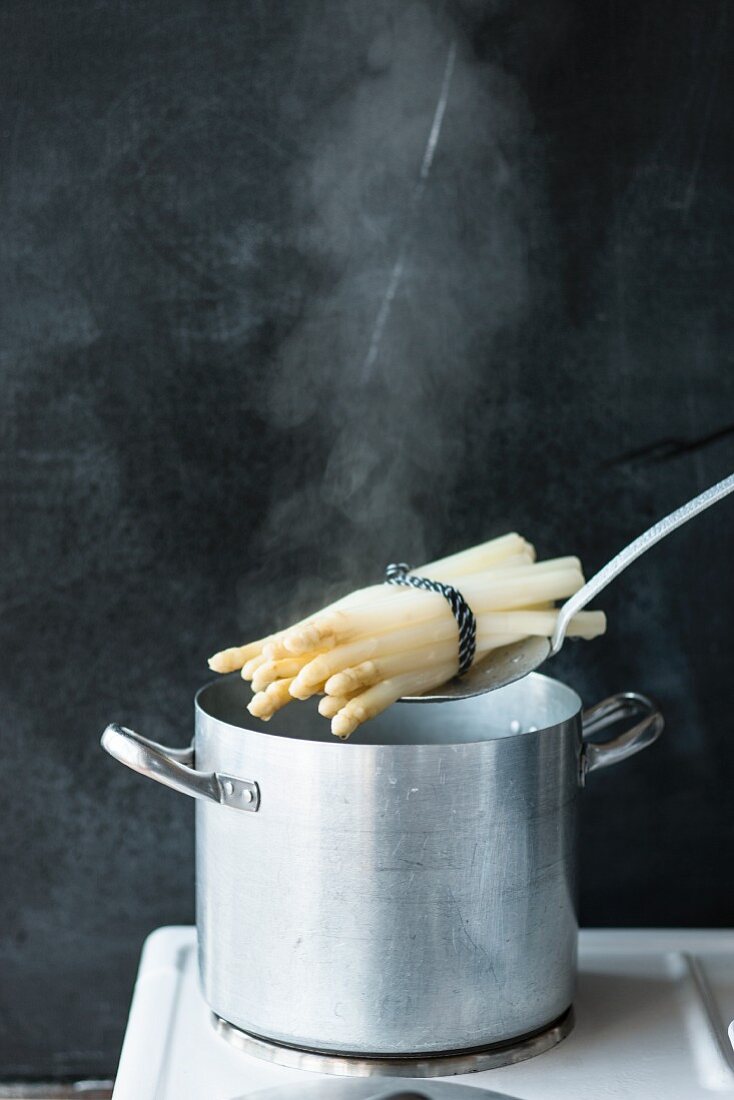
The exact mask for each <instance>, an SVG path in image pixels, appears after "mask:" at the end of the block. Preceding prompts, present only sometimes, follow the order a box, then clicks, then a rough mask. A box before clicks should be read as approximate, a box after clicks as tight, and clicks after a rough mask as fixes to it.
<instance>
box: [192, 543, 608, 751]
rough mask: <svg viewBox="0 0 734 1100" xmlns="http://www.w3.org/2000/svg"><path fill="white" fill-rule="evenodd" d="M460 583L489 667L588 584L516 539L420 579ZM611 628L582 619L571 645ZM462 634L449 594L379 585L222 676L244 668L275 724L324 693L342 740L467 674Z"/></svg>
mask: <svg viewBox="0 0 734 1100" xmlns="http://www.w3.org/2000/svg"><path fill="white" fill-rule="evenodd" d="M413 572H414V573H415V574H416V575H419V576H425V577H430V578H431V579H432V580H440V581H441V582H442V583H444V584H451V585H453V586H454V587H455V588H457V589H459V591H460V592H461V593H462V595H463V596H464V598H465V600H466V602H467V603H468V604H469V606H470V607H471V609H472V611H473V612H474V616H475V619H476V627H477V634H476V653H475V656H474V660H475V661H476V660H480V659H481V658H482V657H484V656H485V655H486V654H487V653H489V652H490V651H491V650H492V649H497V648H500V647H502V646H505V645H510V644H512V643H513V642H517V641H520V640H521V639H523V638H527V637H530V636H539V637H550V636H551V635H552V633H553V630H554V629H555V625H556V620H557V610H556V608H555V605H554V601H556V600H564V599H566V598H567V597H568V596H571V595H573V593H574V592H576V591H578V589H579V588H580V587H581V586H582V585H583V583H584V576H583V573H582V570H581V563H580V561H579V560H578V558H575V557H565V558H554V559H551V560H549V561H543V562H537V561H536V560H535V550H534V548H533V546H532V545H531V544H530V543H528V542H527V541H526V540H525V539H523V538H522V537H521V536H520V535H518V534H515V533H511V534H508V535H503V536H501V537H500V538H497V539H491V540H490V541H489V542H486V543H482V544H481V545H480V546H475V547H471V548H470V549H468V550H464V551H462V552H461V553H459V554H453V555H451V556H450V557H448V558H442V559H440V560H438V561H435V562H429V563H428V564H427V565H424V566H420V567H418V568H417V569H415V570H414V571H413ZM605 629H606V619H605V616H604V613H603V612H601V611H581V612H579V613H578V614H577V615H576V616H575V617H574V618H573V620H572V621H571V623H570V625H569V628H568V631H567V634H568V636H569V637H578V638H587V639H588V638H595V637H597V636H598V635H600V634H603V633H604V631H605ZM458 663H459V658H458V627H457V624H456V621H455V619H454V617H453V615H452V613H451V609H450V607H449V605H448V602H447V601H446V600H445V599H444V597H443V596H442V595H440V594H439V593H436V592H429V591H425V590H421V589H416V588H410V587H402V586H393V585H385V584H381V585H372V586H370V587H368V588H362V589H359V590H357V591H355V592H351V593H349V595H347V596H345V597H343V598H342V599H340V600H337V601H336V602H335V603H332V604H330V605H329V606H328V607H326V608H324V609H322V610H321V611H318V612H315V613H314V614H312V615H309V616H308V617H307V618H305V619H302V620H301V621H300V622H299V623H296V624H294V625H293V626H292V627H288V628H287V629H285V630H281V631H278V632H277V633H275V634H271V635H268V636H267V637H265V638H261V639H260V640H259V641H257V642H251V643H249V644H248V645H244V646H237V647H234V648H232V649H226V650H223V651H222V652H221V653H217V654H215V655H214V657H212V658H211V659H210V661H209V665H210V668H212V669H214V670H215V671H217V672H233V671H235V670H236V669H240V670H241V673H242V676H243V678H244V679H247V680H251V681H252V687H253V691H254V693H255V694H254V695H253V698H252V699H251V701H250V703H249V706H248V710H249V711H250V713H251V714H252V715H253V716H254V717H257V718H260V719H261V720H262V721H268V720H269V719H270V718H271V717H272V716H273V714H275V713H276V712H277V711H278V710H280V709H281V707H283V706H285V705H286V704H287V703H289V702H291V701H292V700H293V699H308V698H310V697H311V696H312V695H316V694H321V695H323V698H322V699H321V701H320V703H319V708H318V709H319V713H320V714H321V715H323V716H324V717H325V718H328V719H331V730H332V733H333V734H334V736H336V737H340V738H343V739H345V738H347V737H349V736H350V735H351V734H352V733H353V732H354V730H355V729H356V728H357V727H358V726H359V725H361V724H362V723H363V722H366V721H367V720H368V719H370V718H373V717H375V716H376V715H377V714H379V713H381V711H383V710H385V709H386V708H387V707H389V706H391V705H392V703H394V702H396V700H397V699H399V698H401V697H402V696H404V695H418V694H421V693H422V692H424V691H429V690H431V689H432V688H435V687H438V686H439V685H441V684H442V683H445V682H446V680H449V679H451V677H452V676H455V675H456V673H457V671H458Z"/></svg>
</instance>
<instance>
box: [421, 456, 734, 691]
mask: <svg viewBox="0 0 734 1100" xmlns="http://www.w3.org/2000/svg"><path fill="white" fill-rule="evenodd" d="M733 491H734V474H730V475H729V477H725V478H724V480H723V481H719V482H717V484H716V485H712V486H711V488H710V489H706V490H705V491H704V492H703V493H700V494H699V495H698V496H697V497H694V498H693V500H689V501H688V503H687V504H683V505H681V507H680V508H676V510H675V511H674V512H671V513H670V515H669V516H665V518H664V519H660V520H658V522H657V523H655V524H653V526H652V527H650V528H649V529H648V530H647V531H644V532H643V533H642V534H641V535H639V536H638V538H636V539H635V540H634V541H633V542H631V543H630V544H629V546H625V548H624V549H623V550H620V551H619V553H618V554H616V555H615V556H614V557H613V558H612V560H611V561H610V562H607V564H606V565H605V566H604V567H603V568H602V569H600V570H599V572H598V573H595V574H594V576H593V577H592V578H591V580H588V581H587V582H586V584H585V585H584V586H583V588H580V589H579V590H578V592H576V593H575V595H573V596H571V598H570V599H569V600H566V602H565V603H564V604H563V606H562V607H561V608H560V609H559V611H558V621H557V623H556V629H555V631H554V633H553V637H552V638H550V639H548V638H525V639H524V640H523V641H522V642H516V643H515V644H514V645H508V646H504V647H503V648H502V649H496V650H492V651H491V652H490V653H488V654H487V656H486V657H484V658H483V659H482V660H481V661H477V663H476V664H475V665H473V666H472V667H471V668H470V669H469V671H468V672H467V673H466V675H464V676H462V677H461V679H458V678H455V679H453V680H449V681H448V682H447V683H445V684H441V686H440V687H437V688H434V689H433V690H432V691H429V692H426V694H425V695H415V696H405V697H404V698H405V701H406V702H411V703H447V702H450V701H451V700H453V699H470V698H471V697H472V696H474V695H484V694H485V693H486V692H488V691H495V690H496V689H497V688H501V687H504V686H505V685H506V684H511V683H512V682H513V681H514V680H521V679H522V677H523V676H527V674H528V673H529V672H533V671H534V669H536V668H538V667H539V665H542V664H543V662H544V661H545V660H547V658H548V657H553V656H555V654H556V653H558V651H559V650H560V648H561V646H562V645H563V642H564V640H565V638H566V631H567V630H568V624H569V623H570V622H571V619H572V618H573V617H574V615H575V614H576V613H577V612H578V611H581V609H582V608H584V607H586V605H587V604H588V603H590V602H591V600H593V599H594V597H595V596H598V595H599V593H600V592H602V591H603V590H604V589H605V588H606V587H607V585H608V584H610V583H611V582H612V581H613V580H614V578H615V577H618V576H619V574H620V573H621V572H622V571H623V570H624V569H626V568H627V566H628V565H631V564H632V562H633V561H634V560H635V558H639V557H640V555H641V554H644V553H645V552H646V551H647V550H649V549H650V548H651V547H652V546H654V545H655V543H656V542H660V540H661V539H664V538H665V537H666V535H669V534H671V532H672V531H675V529H676V527H681V526H682V525H683V524H684V523H687V522H688V520H689V519H693V517H694V516H697V515H698V513H699V512H703V511H704V510H705V509H706V508H710V507H711V505H712V504H716V502H717V501H719V500H721V499H722V498H723V497H725V496H727V495H728V494H729V493H731V492H733Z"/></svg>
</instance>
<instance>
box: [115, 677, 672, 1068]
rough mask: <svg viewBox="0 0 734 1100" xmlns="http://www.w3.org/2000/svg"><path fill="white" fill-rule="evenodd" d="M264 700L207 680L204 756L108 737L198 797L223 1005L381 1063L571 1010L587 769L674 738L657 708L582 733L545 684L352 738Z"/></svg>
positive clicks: (202, 876)
mask: <svg viewBox="0 0 734 1100" xmlns="http://www.w3.org/2000/svg"><path fill="white" fill-rule="evenodd" d="M248 698H249V690H248V688H247V686H246V685H244V684H243V683H242V680H241V679H240V677H239V676H237V675H234V676H232V677H227V678H223V679H220V680H218V681H217V682H215V683H214V684H211V685H209V686H207V687H205V688H203V689H202V690H201V691H200V692H199V694H198V696H197V706H196V735H195V742H194V749H193V753H190V754H189V755H188V757H187V754H186V752H185V751H181V750H179V751H178V752H177V753H171V752H170V750H164V749H162V748H161V747H160V746H151V745H150V743H148V742H146V741H145V740H144V739H142V738H140V737H139V735H137V734H134V733H133V732H132V731H129V730H125V729H123V728H122V727H119V726H114V727H108V730H107V731H106V732H105V735H104V738H103V742H104V743H105V747H106V748H107V749H108V751H110V752H112V753H113V755H116V756H117V757H118V758H119V759H121V760H123V761H124V762H125V763H127V764H128V765H129V766H131V767H134V768H136V769H137V770H139V771H143V772H145V773H146V774H148V775H150V776H151V777H153V778H156V779H158V780H159V781H162V782H166V783H169V785H172V786H175V787H177V788H178V789H179V790H182V791H186V792H187V793H189V794H193V795H195V796H196V797H197V799H198V801H197V806H196V830H197V841H196V861H197V916H198V934H199V954H200V966H201V974H202V984H203V990H204V994H205V997H206V999H207V1001H208V1002H209V1005H210V1006H211V1007H212V1009H213V1010H214V1012H215V1013H216V1014H217V1015H218V1016H220V1017H221V1018H223V1019H224V1020H226V1021H228V1022H229V1023H230V1024H233V1025H235V1027H237V1028H240V1029H242V1030H244V1031H246V1032H249V1033H251V1034H254V1035H256V1036H260V1037H264V1038H266V1039H269V1040H273V1041H274V1042H276V1043H280V1044H287V1045H289V1046H295V1047H299V1048H305V1049H309V1050H315V1051H328V1052H333V1053H335V1054H351V1055H361V1056H368V1055H374V1056H380V1055H425V1054H427V1053H437V1052H450V1051H463V1050H467V1049H471V1048H480V1047H486V1046H489V1045H491V1044H496V1043H502V1042H506V1041H508V1040H511V1039H515V1038H517V1037H519V1036H525V1035H527V1034H528V1033H531V1032H534V1031H536V1030H537V1029H541V1028H544V1027H545V1026H547V1025H549V1024H550V1023H551V1022H553V1021H555V1020H557V1018H558V1017H559V1016H561V1015H562V1014H563V1013H564V1012H565V1011H566V1009H568V1007H569V1005H570V1004H571V1001H572V998H573V990H574V977H575V968H576V938H577V919H576V818H577V803H578V798H579V795H580V793H581V786H582V784H583V778H584V776H585V774H586V772H588V771H590V770H593V769H594V768H598V767H602V766H605V765H606V764H608V763H614V762H615V761H616V760H618V759H621V758H622V757H624V756H627V755H631V753H633V752H635V751H638V750H639V749H640V748H642V747H644V745H645V744H648V743H649V742H650V741H652V740H654V738H655V737H656V736H657V734H658V733H659V732H660V728H661V727H662V720H661V719H660V716H659V715H658V714H657V712H656V711H655V708H654V707H653V705H652V704H651V703H650V702H649V701H648V700H646V699H644V697H642V696H635V695H631V694H628V695H622V696H615V697H614V698H613V699H611V700H607V701H605V702H604V703H603V704H599V706H598V707H596V708H593V709H592V710H591V711H587V712H586V715H585V716H584V717H585V722H584V723H582V710H581V701H580V699H579V698H578V696H577V695H576V693H575V692H574V691H572V690H571V688H569V687H567V686H566V685H564V684H562V683H559V682H558V681H555V680H552V679H549V678H548V677H545V676H539V675H537V674H534V675H532V676H529V677H527V678H526V679H524V680H523V681H521V682H519V683H516V684H512V685H510V686H508V687H506V688H503V689H501V690H499V691H496V692H493V693H491V694H489V695H485V696H481V697H478V698H475V699H467V700H463V701H460V702H451V703H446V704H441V705H440V706H433V707H426V706H425V705H422V704H420V703H412V704H411V703H404V704H403V703H401V704H399V705H397V706H395V707H391V708H390V709H389V710H388V711H387V712H385V714H383V715H382V716H381V717H380V718H378V719H376V720H374V721H372V722H370V723H368V724H367V725H365V727H364V728H363V729H361V730H360V731H358V734H357V735H355V737H354V738H353V739H352V740H351V741H349V742H347V743H342V742H339V741H336V740H334V739H333V738H332V737H331V736H330V734H329V730H328V723H327V722H325V721H324V720H323V719H322V718H320V717H319V716H318V715H317V714H316V711H315V708H314V707H312V706H311V705H310V704H295V705H293V706H291V707H289V708H287V709H286V710H284V711H283V712H281V713H280V714H279V715H277V717H276V718H274V719H273V720H272V721H271V722H270V723H268V724H267V725H264V724H262V723H260V722H257V721H256V720H254V719H250V718H249V716H248V714H247V712H246V710H245V704H246V702H247V699H248ZM640 712H642V714H643V715H644V717H643V718H642V720H641V721H638V722H637V724H636V725H634V727H633V728H632V729H627V730H626V732H624V733H623V734H621V735H619V736H617V737H614V738H613V739H612V740H608V741H605V742H604V743H603V744H599V743H597V744H592V743H585V742H584V734H585V732H586V733H587V734H588V733H591V732H592V731H594V730H597V731H598V730H600V729H601V728H603V727H604V726H607V725H609V724H611V723H612V722H616V721H618V720H619V719H620V718H622V717H627V716H628V715H630V714H637V715H638V717H639V714H640ZM276 1060H277V1059H276Z"/></svg>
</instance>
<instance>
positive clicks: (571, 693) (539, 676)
mask: <svg viewBox="0 0 734 1100" xmlns="http://www.w3.org/2000/svg"><path fill="white" fill-rule="evenodd" d="M234 679H238V680H239V679H240V674H239V673H238V672H233V673H230V674H228V675H225V676H218V677H216V678H215V679H212V680H209V681H207V683H205V684H202V686H201V687H200V688H199V689H198V691H197V692H196V694H195V696H194V709H195V713H196V714H197V715H198V714H201V715H202V716H203V717H205V718H207V719H208V720H210V721H212V722H216V723H217V725H218V727H223V728H224V729H226V730H227V731H230V730H231V731H232V733H233V734H236V735H237V736H239V737H241V736H242V735H243V734H248V735H250V736H254V737H257V738H263V739H265V738H268V739H269V740H270V742H271V743H273V742H274V741H275V742H279V743H287V742H292V743H295V744H299V745H309V746H313V747H314V748H319V749H328V750H330V751H332V752H333V751H344V749H345V746H348V747H349V750H350V751H352V752H355V751H357V750H361V751H362V752H374V750H375V749H390V750H393V751H400V750H403V751H406V752H407V751H414V750H415V749H417V748H420V749H422V750H426V749H435V750H437V751H444V752H445V750H446V749H447V748H449V747H452V746H454V747H457V748H458V747H469V746H471V745H486V744H490V743H492V742H496V741H514V740H516V739H517V738H521V737H533V736H537V735H539V734H547V733H550V732H552V731H554V730H557V729H558V727H559V726H562V725H563V724H564V723H566V722H572V721H574V720H575V719H577V718H580V716H581V713H582V711H583V702H582V700H581V697H580V696H579V694H578V692H577V691H576V690H575V689H574V688H572V687H570V686H569V685H568V684H566V683H565V682H564V681H563V680H557V679H556V678H555V677H553V676H547V675H545V674H544V673H540V672H531V673H528V675H527V676H525V677H523V678H522V680H517V681H515V682H514V683H513V684H508V685H507V686H506V687H503V688H498V689H496V691H494V692H490V693H488V694H489V695H490V696H492V695H496V694H498V693H500V692H506V691H509V690H512V689H514V690H517V689H518V685H519V684H521V683H524V681H525V680H527V679H530V680H532V681H533V682H534V683H538V682H539V681H543V682H544V683H548V684H552V685H553V686H554V688H555V689H561V692H562V694H564V695H565V696H567V698H568V711H569V712H568V713H567V714H566V715H565V716H564V717H563V718H560V719H559V720H558V721H556V722H553V723H551V724H550V725H546V726H539V727H537V729H524V730H518V732H517V733H512V732H510V733H504V732H503V733H502V735H501V736H499V737H498V736H494V737H481V738H473V739H472V740H470V741H463V740H452V739H447V740H444V741H409V742H402V741H399V740H394V741H391V740H384V741H377V742H375V741H369V742H365V741H360V740H359V739H358V736H357V738H356V739H355V738H349V739H348V740H347V741H340V740H339V739H338V738H336V737H329V739H328V740H320V739H312V738H309V737H293V736H291V735H289V734H287V733H283V732H282V731H279V730H278V728H277V726H275V725H271V728H270V729H267V728H265V723H263V722H261V721H259V720H258V719H257V718H250V716H249V715H248V718H249V722H250V723H251V724H248V725H237V724H235V723H233V722H227V721H225V720H224V719H222V718H219V717H218V716H217V715H216V714H213V713H212V712H211V711H210V710H208V709H207V708H206V707H205V706H204V704H203V698H202V697H203V696H204V695H205V694H206V692H208V691H211V690H212V689H213V688H215V687H216V686H218V685H221V684H224V683H226V682H227V681H232V680H234ZM481 698H483V696H475V697H473V698H470V699H460V700H451V701H447V702H442V703H433V704H429V706H442V707H451V708H452V709H453V708H459V707H467V706H468V705H473V706H475V707H476V706H477V705H481V704H478V700H479V699H481ZM396 705H399V706H400V707H406V706H412V707H420V708H421V710H425V708H426V704H425V703H404V702H402V701H400V702H399V704H396ZM245 713H247V711H245ZM321 721H322V722H323V723H324V725H327V722H326V719H321ZM271 722H277V716H276V718H274V719H271ZM366 725H367V726H369V723H367V724H366Z"/></svg>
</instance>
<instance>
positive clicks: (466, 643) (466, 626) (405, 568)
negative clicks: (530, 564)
mask: <svg viewBox="0 0 734 1100" xmlns="http://www.w3.org/2000/svg"><path fill="white" fill-rule="evenodd" d="M408 574H410V566H409V565H408V564H407V563H406V562H404V561H400V562H394V563H393V564H392V565H388V567H387V569H386V570H385V584H398V585H404V586H405V587H407V588H422V589H424V591H426V592H437V593H438V594H439V595H440V596H443V598H444V599H445V600H446V601H447V603H448V605H449V607H450V608H451V614H452V615H453V616H454V618H455V619H456V624H457V626H458V628H459V672H458V675H459V676H463V675H464V673H465V672H468V671H469V669H470V668H471V666H472V662H473V661H474V654H475V653H476V651H477V620H476V619H475V617H474V612H473V611H472V609H471V608H470V607H469V604H468V603H467V602H466V600H465V599H464V597H463V596H462V594H461V592H459V590H458V588H454V587H453V585H451V584H441V582H440V581H432V580H430V578H429V577H416V576H414V575H410V576H409V575H408Z"/></svg>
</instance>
